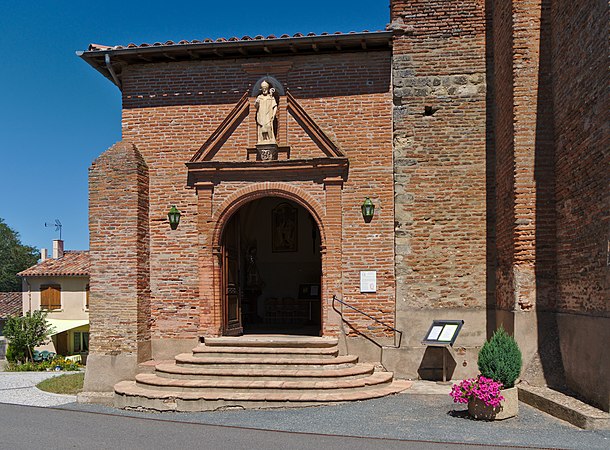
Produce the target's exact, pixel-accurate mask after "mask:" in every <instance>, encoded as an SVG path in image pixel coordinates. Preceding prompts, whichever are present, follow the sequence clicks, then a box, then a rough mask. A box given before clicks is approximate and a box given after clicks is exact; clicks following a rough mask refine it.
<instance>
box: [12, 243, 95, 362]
mask: <svg viewBox="0 0 610 450" xmlns="http://www.w3.org/2000/svg"><path fill="white" fill-rule="evenodd" d="M63 247H64V244H63V241H61V240H55V241H53V253H52V257H51V258H48V257H47V252H46V249H42V251H41V261H40V262H39V263H38V264H36V265H35V266H32V267H30V268H28V269H26V270H24V271H22V272H19V274H18V275H20V276H21V277H23V293H22V298H21V299H22V305H23V312H24V313H25V312H26V311H35V310H38V309H41V310H43V311H47V312H48V316H47V321H48V322H49V323H50V324H51V326H53V327H54V328H55V330H54V331H55V334H54V335H53V337H52V341H51V342H50V343H49V344H48V345H47V346H45V347H44V348H43V349H44V350H49V351H53V352H55V353H57V354H60V355H72V354H83V356H86V354H87V353H88V352H89V252H88V251H78V250H71V251H64V249H63Z"/></svg>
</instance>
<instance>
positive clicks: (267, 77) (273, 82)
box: [250, 75, 286, 97]
mask: <svg viewBox="0 0 610 450" xmlns="http://www.w3.org/2000/svg"><path fill="white" fill-rule="evenodd" d="M265 80H267V83H269V84H270V85H271V87H272V88H275V91H276V92H277V93H278V94H279V95H286V91H285V90H284V86H283V85H282V83H280V82H279V81H278V80H277V78H275V77H272V76H270V75H265V76H264V77H260V78H259V79H258V80H257V82H256V83H254V86H252V91H250V95H251V96H252V97H256V96H257V95H258V94H260V93H261V83H262V82H263V81H265Z"/></svg>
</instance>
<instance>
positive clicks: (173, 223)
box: [167, 205, 180, 230]
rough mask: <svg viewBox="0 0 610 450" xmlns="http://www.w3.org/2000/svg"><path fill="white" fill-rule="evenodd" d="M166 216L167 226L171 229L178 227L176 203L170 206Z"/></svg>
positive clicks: (178, 215)
mask: <svg viewBox="0 0 610 450" xmlns="http://www.w3.org/2000/svg"><path fill="white" fill-rule="evenodd" d="M167 218H168V219H169V226H170V228H171V229H172V230H175V229H176V228H178V224H179V223H180V211H178V208H176V205H174V206H172V207H171V209H170V210H169V212H168V213H167Z"/></svg>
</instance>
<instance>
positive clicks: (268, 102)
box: [254, 81, 277, 144]
mask: <svg viewBox="0 0 610 450" xmlns="http://www.w3.org/2000/svg"><path fill="white" fill-rule="evenodd" d="M261 91H262V93H261V94H260V95H259V96H258V97H256V102H255V103H254V105H255V107H256V126H257V129H258V133H257V136H258V142H257V144H276V140H275V132H274V129H273V125H274V124H273V122H274V121H275V116H276V114H277V101H276V100H275V97H274V94H275V89H274V88H271V87H270V86H269V83H267V81H263V82H262V83H261Z"/></svg>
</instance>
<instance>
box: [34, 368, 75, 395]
mask: <svg viewBox="0 0 610 450" xmlns="http://www.w3.org/2000/svg"><path fill="white" fill-rule="evenodd" d="M84 380H85V374H84V373H82V372H81V373H71V374H69V375H60V376H58V377H53V378H49V379H47V380H44V381H41V382H40V383H38V384H37V385H36V387H37V388H38V389H40V390H41V391H46V392H53V393H55V394H67V395H76V394H78V393H79V392H81V391H82V390H83V382H84Z"/></svg>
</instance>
